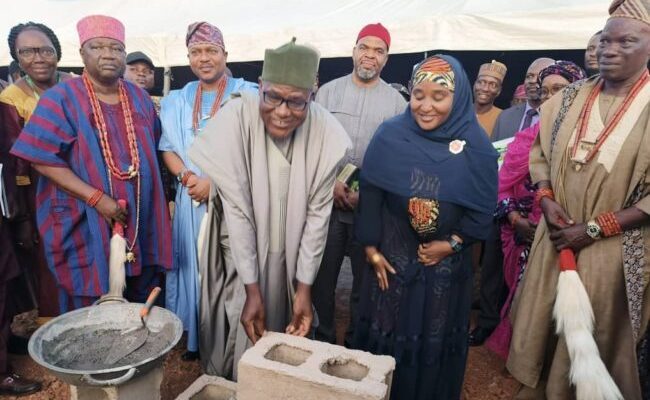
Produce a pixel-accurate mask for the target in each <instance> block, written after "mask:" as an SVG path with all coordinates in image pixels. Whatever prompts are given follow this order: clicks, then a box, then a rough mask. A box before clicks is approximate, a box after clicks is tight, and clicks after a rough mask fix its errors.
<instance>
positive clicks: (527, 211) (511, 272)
mask: <svg viewBox="0 0 650 400" xmlns="http://www.w3.org/2000/svg"><path fill="white" fill-rule="evenodd" d="M585 77H586V74H585V72H584V71H583V70H582V68H580V67H579V66H577V65H576V64H575V63H572V62H571V61H556V62H555V63H554V64H551V65H550V66H548V67H546V68H544V69H543V70H541V71H540V73H539V76H538V78H537V79H538V85H539V92H540V100H541V101H542V104H543V103H544V102H545V101H546V100H548V99H550V98H551V97H553V96H554V95H555V94H556V93H558V92H560V91H562V89H564V88H565V87H567V86H569V84H571V83H573V82H576V81H579V80H581V79H584V78H585ZM538 133H539V122H538V123H536V124H534V125H532V126H531V127H530V128H527V129H524V130H523V131H521V132H518V133H516V134H515V139H514V141H513V142H512V143H510V145H508V150H507V152H506V156H505V158H504V162H503V165H502V166H501V170H500V171H499V203H498V205H497V210H496V217H497V219H498V221H499V222H500V224H501V242H502V246H503V276H504V278H505V281H506V285H507V286H508V297H507V300H506V302H505V305H504V306H503V309H502V310H501V321H500V322H499V325H498V326H497V328H496V329H495V330H494V332H493V333H492V335H491V336H490V337H489V338H488V340H487V342H486V346H487V347H488V348H489V349H490V350H492V351H494V352H495V353H496V354H497V355H499V356H500V357H502V358H503V359H504V360H505V359H506V358H507V357H508V351H509V348H510V338H511V336H512V326H511V324H510V319H509V317H508V314H509V312H510V306H511V304H512V299H513V297H514V294H515V291H516V289H517V283H518V282H519V280H520V279H521V276H522V275H523V273H524V270H525V268H526V263H527V261H528V254H529V252H530V246H531V244H532V242H533V238H534V237H535V229H536V228H537V223H538V222H539V218H540V216H541V209H540V208H539V205H538V204H536V203H535V202H534V198H535V190H536V189H535V186H534V185H533V183H532V181H531V178H530V173H529V172H528V157H529V154H530V148H531V146H532V144H533V142H534V141H535V138H536V137H537V134H538Z"/></svg>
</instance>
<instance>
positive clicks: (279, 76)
mask: <svg viewBox="0 0 650 400" xmlns="http://www.w3.org/2000/svg"><path fill="white" fill-rule="evenodd" d="M319 61H320V55H319V54H318V51H316V50H315V49H314V48H312V47H309V46H304V45H300V44H296V38H295V37H294V38H293V39H291V41H290V42H289V43H286V44H283V45H282V46H280V47H278V48H277V49H266V51H265V52H264V65H263V67H262V80H263V81H267V82H271V83H279V84H284V85H291V86H295V87H298V88H301V89H308V90H311V89H313V87H314V83H315V82H316V74H317V73H318V63H319Z"/></svg>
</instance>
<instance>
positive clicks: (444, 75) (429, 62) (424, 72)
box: [409, 56, 456, 92]
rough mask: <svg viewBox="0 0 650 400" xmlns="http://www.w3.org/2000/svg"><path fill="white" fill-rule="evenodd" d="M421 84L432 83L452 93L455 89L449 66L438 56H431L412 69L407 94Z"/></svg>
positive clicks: (452, 72) (454, 80)
mask: <svg viewBox="0 0 650 400" xmlns="http://www.w3.org/2000/svg"><path fill="white" fill-rule="evenodd" d="M422 82H434V83H437V84H439V85H441V86H444V87H446V88H447V89H449V91H450V92H453V91H454V90H455V89H456V79H455V77H454V71H453V69H452V68H451V65H449V63H448V62H447V61H445V60H444V59H442V58H440V57H438V56H431V57H429V58H427V59H426V60H424V61H422V62H421V63H419V64H417V65H416V66H415V67H414V68H413V74H411V80H410V82H409V92H412V91H413V88H414V87H415V86H416V85H418V84H419V83H422Z"/></svg>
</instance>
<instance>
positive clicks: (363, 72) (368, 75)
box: [356, 67, 377, 81]
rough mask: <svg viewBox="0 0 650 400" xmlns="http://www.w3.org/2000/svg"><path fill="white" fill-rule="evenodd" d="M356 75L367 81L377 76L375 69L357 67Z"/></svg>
mask: <svg viewBox="0 0 650 400" xmlns="http://www.w3.org/2000/svg"><path fill="white" fill-rule="evenodd" d="M356 72H357V77H359V79H361V80H362V81H369V80H372V79H373V78H374V77H375V76H377V70H375V69H366V68H362V67H359V68H357V71H356Z"/></svg>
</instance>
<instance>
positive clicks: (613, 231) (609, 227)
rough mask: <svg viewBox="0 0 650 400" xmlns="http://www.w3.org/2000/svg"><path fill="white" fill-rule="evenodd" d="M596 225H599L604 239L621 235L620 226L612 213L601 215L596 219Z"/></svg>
mask: <svg viewBox="0 0 650 400" xmlns="http://www.w3.org/2000/svg"><path fill="white" fill-rule="evenodd" d="M596 223H597V224H598V225H600V228H601V229H602V232H603V236H604V237H612V236H616V235H620V234H621V233H623V228H621V224H620V223H619V222H618V220H617V219H616V216H615V215H614V213H613V212H606V213H602V214H600V215H599V216H597V217H596Z"/></svg>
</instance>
